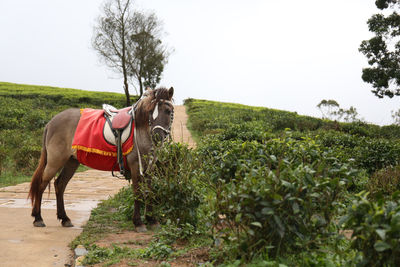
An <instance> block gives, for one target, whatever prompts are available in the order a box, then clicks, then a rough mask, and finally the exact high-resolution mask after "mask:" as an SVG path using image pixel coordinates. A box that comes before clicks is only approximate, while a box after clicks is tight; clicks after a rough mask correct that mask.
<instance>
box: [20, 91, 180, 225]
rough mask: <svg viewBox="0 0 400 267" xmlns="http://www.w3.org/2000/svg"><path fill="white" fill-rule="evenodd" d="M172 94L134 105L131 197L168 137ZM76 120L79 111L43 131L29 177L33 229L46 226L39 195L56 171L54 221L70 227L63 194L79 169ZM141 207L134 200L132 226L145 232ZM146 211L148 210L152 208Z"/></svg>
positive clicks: (151, 96) (158, 93)
mask: <svg viewBox="0 0 400 267" xmlns="http://www.w3.org/2000/svg"><path fill="white" fill-rule="evenodd" d="M173 94H174V89H173V88H172V87H171V88H170V89H165V88H160V89H155V90H148V91H146V92H145V94H144V95H143V97H142V98H141V99H140V100H139V101H138V102H137V103H136V105H135V109H134V112H133V117H134V121H135V137H134V142H133V144H134V146H133V147H134V148H133V150H132V152H130V153H129V154H128V155H127V156H126V162H127V167H128V168H129V169H130V172H131V178H132V188H133V191H134V194H138V193H139V189H140V188H139V183H140V181H141V179H143V173H142V170H141V169H144V170H146V168H147V167H148V165H149V161H148V160H146V159H149V158H151V153H152V151H153V149H152V148H153V146H154V145H156V144H157V143H160V142H162V141H163V140H164V139H165V138H166V137H167V136H168V135H169V131H170V127H171V123H172V118H173V111H174V107H173V105H172V102H171V100H172V96H173ZM79 119H80V110H79V109H68V110H65V111H63V112H61V113H59V114H57V115H56V116H54V117H53V118H52V119H51V120H50V122H49V123H48V124H47V125H46V127H45V129H44V134H43V147H42V153H41V156H40V161H39V165H38V167H37V169H36V171H35V172H34V174H33V177H32V181H31V187H30V191H29V196H28V197H30V198H31V200H32V207H33V208H32V216H33V217H35V220H34V222H33V225H34V226H36V227H44V226H46V225H45V224H44V222H43V218H42V216H41V202H42V195H43V192H44V191H45V189H46V187H47V185H48V184H49V182H50V181H51V179H53V177H55V175H56V174H57V173H58V172H59V171H61V172H60V174H59V175H58V177H57V179H56V180H55V181H54V186H55V192H56V197H57V218H58V219H59V220H61V224H62V226H64V227H71V226H73V225H72V223H71V220H70V219H69V218H68V216H67V214H66V212H65V209H64V191H65V187H66V186H67V184H68V182H69V180H70V179H71V178H72V176H73V175H74V173H75V171H76V169H77V168H78V166H79V165H80V163H79V161H78V160H77V157H76V155H75V153H74V151H73V149H72V147H71V146H72V142H73V138H74V134H75V130H76V128H77V125H78V122H79ZM142 160H143V163H142ZM142 165H143V166H142ZM146 179H147V178H146ZM136 199H137V198H136ZM141 205H142V203H141V201H140V200H135V203H134V214H133V223H134V225H135V226H136V229H137V231H146V230H147V229H146V226H145V225H144V224H143V222H142V220H141V217H140V207H141ZM148 210H151V207H149V208H148ZM146 220H147V222H148V223H149V224H157V221H156V220H155V219H154V218H152V217H148V216H147V217H146Z"/></svg>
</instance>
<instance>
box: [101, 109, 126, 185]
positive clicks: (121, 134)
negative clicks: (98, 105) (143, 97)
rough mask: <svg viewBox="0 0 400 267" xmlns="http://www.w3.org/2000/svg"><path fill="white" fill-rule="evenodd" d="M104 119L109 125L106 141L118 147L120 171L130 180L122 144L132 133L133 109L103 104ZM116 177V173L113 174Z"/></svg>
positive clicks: (105, 128) (106, 130) (107, 125)
mask: <svg viewBox="0 0 400 267" xmlns="http://www.w3.org/2000/svg"><path fill="white" fill-rule="evenodd" d="M103 110H104V117H105V118H106V121H107V123H106V124H105V125H104V129H103V135H104V139H105V140H106V141H107V142H108V143H109V144H112V145H115V146H116V147H117V162H118V164H119V170H120V173H121V174H122V175H124V176H125V178H126V179H130V173H129V171H127V170H125V168H124V161H123V155H122V144H123V143H125V141H126V140H127V139H128V138H129V136H130V134H131V132H132V121H133V119H132V112H133V111H132V107H126V108H123V109H119V110H118V109H116V108H115V107H113V106H111V105H108V104H103ZM113 175H114V173H113Z"/></svg>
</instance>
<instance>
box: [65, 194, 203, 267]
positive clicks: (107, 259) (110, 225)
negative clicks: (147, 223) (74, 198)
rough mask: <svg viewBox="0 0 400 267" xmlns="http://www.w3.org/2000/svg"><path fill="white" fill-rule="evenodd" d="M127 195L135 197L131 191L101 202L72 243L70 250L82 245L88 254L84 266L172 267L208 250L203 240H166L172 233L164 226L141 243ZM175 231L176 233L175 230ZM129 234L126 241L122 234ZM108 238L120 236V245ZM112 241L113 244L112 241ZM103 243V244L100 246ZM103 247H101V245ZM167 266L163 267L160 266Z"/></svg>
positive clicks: (150, 232)
mask: <svg viewBox="0 0 400 267" xmlns="http://www.w3.org/2000/svg"><path fill="white" fill-rule="evenodd" d="M127 194H132V191H131V190H130V188H129V187H125V188H123V189H121V191H120V192H119V193H118V194H116V195H115V196H113V197H112V198H109V199H108V200H105V201H103V202H101V203H100V204H99V205H98V207H97V208H95V209H93V210H92V213H91V216H90V219H89V221H88V222H87V224H86V225H85V226H84V227H83V232H82V234H81V235H80V236H78V237H77V238H75V240H73V241H72V242H71V243H70V247H71V248H75V247H77V246H78V245H83V246H85V248H86V249H87V250H88V252H89V253H88V254H87V256H85V259H84V261H83V264H85V265H93V264H98V263H101V264H102V265H101V266H110V265H112V264H117V263H120V264H121V263H122V264H125V265H127V266H136V265H142V266H143V264H146V262H147V263H149V262H151V263H152V264H153V265H154V264H156V265H157V266H170V263H172V262H174V263H177V262H184V261H187V259H188V258H189V259H190V258H191V256H192V255H196V253H198V252H197V251H199V250H200V251H202V253H203V252H204V250H207V249H206V247H208V246H209V245H210V244H209V241H210V240H209V239H207V240H206V241H205V240H204V237H200V238H198V239H197V240H190V242H188V241H187V242H183V243H181V242H179V244H177V243H176V242H171V240H170V239H169V240H168V241H167V240H165V239H164V238H163V235H164V233H166V232H168V233H170V232H171V231H172V230H171V229H167V228H166V227H165V226H162V228H161V229H158V230H155V231H148V232H147V233H146V235H149V236H150V237H149V239H148V240H140V238H141V237H143V236H142V235H143V234H139V233H136V232H133V230H134V226H133V224H132V221H131V219H130V218H128V216H127V213H126V210H124V209H123V203H124V202H125V201H126V199H127ZM175 230H176V229H175ZM125 232H130V235H129V239H127V238H128V237H125V239H124V237H123V235H121V234H122V233H125ZM109 235H117V240H118V242H117V243H110V244H109V245H105V244H104V243H107V242H105V241H104V240H105V238H106V237H107V236H109ZM111 240H114V239H113V238H111ZM99 241H101V242H99ZM100 244H101V245H100ZM163 262H164V265H161V264H162V263H163Z"/></svg>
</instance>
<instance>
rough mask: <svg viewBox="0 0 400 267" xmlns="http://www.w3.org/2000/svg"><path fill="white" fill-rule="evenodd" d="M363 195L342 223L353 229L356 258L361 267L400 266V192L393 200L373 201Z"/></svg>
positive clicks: (344, 226)
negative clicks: (356, 251)
mask: <svg viewBox="0 0 400 267" xmlns="http://www.w3.org/2000/svg"><path fill="white" fill-rule="evenodd" d="M367 196H368V193H365V192H361V193H359V194H358V195H357V197H358V198H357V200H355V201H354V202H353V204H352V205H351V206H350V207H349V210H348V213H347V215H346V216H344V217H343V218H342V219H341V221H340V224H341V225H343V228H344V229H351V230H353V235H352V237H353V239H352V247H353V248H354V249H356V250H358V251H359V253H358V254H357V256H356V257H355V258H354V259H353V261H354V262H356V263H357V265H358V266H399V265H400V197H399V196H400V192H396V193H394V194H393V196H392V199H391V200H388V201H384V200H383V199H379V200H378V201H371V200H368V199H367Z"/></svg>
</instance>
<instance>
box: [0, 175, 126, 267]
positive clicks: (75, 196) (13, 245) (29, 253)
mask: <svg viewBox="0 0 400 267" xmlns="http://www.w3.org/2000/svg"><path fill="white" fill-rule="evenodd" d="M127 184H128V183H127V182H126V181H123V180H119V179H116V178H113V177H112V176H111V175H110V174H109V173H108V172H101V171H96V170H89V171H85V172H81V173H77V174H75V176H74V178H73V179H72V180H71V181H70V182H69V184H68V186H67V188H66V191H65V194H64V196H65V209H66V211H67V214H68V216H69V217H70V219H71V221H72V223H73V224H74V227H72V228H64V227H62V226H61V223H60V221H58V220H57V216H56V213H57V209H56V200H55V193H54V186H53V185H52V189H51V193H50V195H49V194H48V193H47V192H48V190H46V192H45V193H44V194H43V204H42V217H43V219H44V222H45V223H46V227H44V228H37V227H33V225H32V222H33V217H31V215H30V214H31V203H30V200H27V199H26V197H27V195H28V191H29V183H23V184H19V185H16V186H8V187H4V188H0V229H2V231H1V232H0V248H1V252H0V266H7V267H8V266H10V267H11V266H15V267H21V266H65V264H71V262H70V261H71V250H70V249H69V248H68V244H69V243H70V242H71V241H72V240H73V239H74V238H75V237H76V236H78V235H79V234H80V233H81V232H82V226H83V225H84V224H85V222H86V221H87V220H88V219H89V216H90V211H91V209H92V208H94V207H96V206H97V204H98V203H99V201H100V200H103V199H107V198H108V197H109V196H112V195H114V194H115V193H117V192H118V191H119V189H120V188H122V187H123V186H125V185H127Z"/></svg>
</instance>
